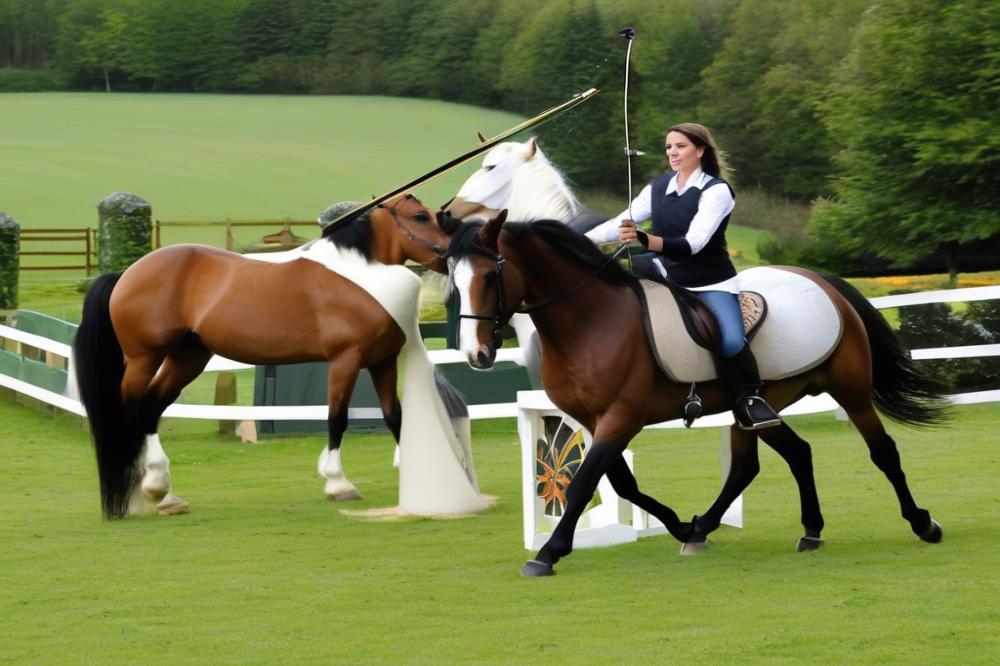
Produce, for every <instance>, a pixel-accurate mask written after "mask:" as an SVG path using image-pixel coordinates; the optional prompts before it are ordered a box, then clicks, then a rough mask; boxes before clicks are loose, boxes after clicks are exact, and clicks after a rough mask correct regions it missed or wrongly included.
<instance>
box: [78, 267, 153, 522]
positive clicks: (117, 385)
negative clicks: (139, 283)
mask: <svg viewBox="0 0 1000 666" xmlns="http://www.w3.org/2000/svg"><path fill="white" fill-rule="evenodd" d="M120 277H121V273H107V274H105V275H102V276H100V277H99V278H97V279H96V280H94V283H93V284H92V285H91V286H90V290H89V291H88V292H87V297H86V299H84V301H83V318H82V320H81V321H80V327H79V328H78V329H77V331H76V339H75V340H74V341H73V360H74V362H75V364H76V380H77V384H78V385H79V387H80V400H81V401H82V402H83V406H84V408H85V409H86V410H87V418H88V420H89V421H90V432H91V434H93V436H94V448H95V450H96V452H97V474H98V477H99V478H100V482H101V506H102V508H103V509H104V515H105V516H106V517H108V518H121V517H123V516H124V515H125V514H126V513H127V511H128V498H129V494H130V492H131V490H132V487H133V486H134V485H135V483H136V482H137V481H138V478H139V472H138V470H137V468H136V460H137V459H138V457H139V454H140V453H141V452H142V445H143V436H142V433H137V432H134V431H135V430H136V429H135V428H134V427H131V426H130V425H129V422H130V421H131V419H129V418H127V416H128V414H127V413H126V409H125V407H124V405H123V403H122V398H121V384H122V377H124V375H125V363H124V359H123V357H122V348H121V345H120V344H119V342H118V337H117V336H116V335H115V331H114V328H113V327H112V325H111V313H110V310H109V308H108V305H109V302H110V300H111V291H112V290H113V289H114V288H115V285H116V284H118V279H119V278H120Z"/></svg>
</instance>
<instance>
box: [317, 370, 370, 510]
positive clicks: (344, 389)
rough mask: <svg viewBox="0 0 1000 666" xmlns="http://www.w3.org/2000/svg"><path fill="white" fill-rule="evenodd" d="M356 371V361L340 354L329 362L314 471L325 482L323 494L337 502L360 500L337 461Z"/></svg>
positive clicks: (356, 377) (359, 495) (356, 490)
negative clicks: (323, 431) (323, 433)
mask: <svg viewBox="0 0 1000 666" xmlns="http://www.w3.org/2000/svg"><path fill="white" fill-rule="evenodd" d="M360 371H361V365H360V362H359V361H358V360H357V358H356V357H355V356H354V355H348V354H342V355H339V356H337V357H336V358H334V359H333V360H331V361H330V375H329V380H328V389H327V390H328V393H329V396H328V399H329V402H328V405H329V412H328V415H327V446H326V448H325V449H324V450H323V452H322V453H321V454H320V457H319V463H318V470H319V474H320V476H322V477H324V478H325V479H326V485H325V486H324V488H323V492H324V493H325V494H326V496H327V497H329V498H330V499H332V500H337V501H343V500H355V499H361V493H360V492H359V491H358V489H357V488H356V487H355V485H354V484H353V483H351V482H350V481H348V480H347V475H345V474H344V468H343V466H342V465H341V462H340V444H341V442H342V441H343V439H344V432H345V431H346V430H347V409H348V406H349V404H350V402H351V394H352V393H353V392H354V384H355V382H356V381H357V379H358V373H359V372H360Z"/></svg>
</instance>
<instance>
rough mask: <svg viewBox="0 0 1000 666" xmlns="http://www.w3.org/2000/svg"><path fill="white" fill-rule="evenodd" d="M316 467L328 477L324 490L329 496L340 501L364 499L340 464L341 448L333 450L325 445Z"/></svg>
mask: <svg viewBox="0 0 1000 666" xmlns="http://www.w3.org/2000/svg"><path fill="white" fill-rule="evenodd" d="M316 468H317V471H318V472H319V475H320V476H322V477H323V478H324V479H326V486H324V488H323V492H324V493H326V496H327V497H329V498H330V499H332V500H335V501H338V502H340V501H345V500H356V499H362V497H361V493H360V492H359V491H358V489H357V488H356V487H355V486H354V484H353V483H351V482H350V481H348V480H347V476H345V475H344V468H343V466H342V465H341V464H340V449H339V448H336V449H332V450H331V449H329V448H327V447H323V451H322V453H320V454H319V462H318V464H317V466H316Z"/></svg>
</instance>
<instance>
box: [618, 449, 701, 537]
mask: <svg viewBox="0 0 1000 666" xmlns="http://www.w3.org/2000/svg"><path fill="white" fill-rule="evenodd" d="M607 475H608V481H610V482H611V487H612V488H613V489H614V491H615V492H616V493H617V494H618V496H619V497H621V498H622V499H623V500H626V501H628V502H631V503H632V504H635V505H636V506H637V507H639V508H640V509H642V510H643V511H645V512H646V513H649V514H651V515H653V516H656V518H657V519H658V520H659V521H660V522H661V523H663V525H664V526H665V527H666V528H667V531H668V532H670V535H671V536H673V537H674V538H675V539H677V540H678V541H681V542H684V541H686V540H687V538H688V537H689V536H690V533H691V525H690V524H689V523H682V522H681V520H680V518H678V517H677V514H676V513H675V512H674V510H673V509H671V508H670V507H669V506H665V505H663V504H660V502H658V501H657V500H656V499H655V498H653V497H650V496H649V495H646V494H644V493H643V492H642V491H641V490H639V483H638V482H637V481H636V480H635V475H634V474H632V470H630V469H629V468H628V463H627V462H625V458H624V456H618V459H617V460H615V461H613V462H612V463H611V467H609V468H608V471H607Z"/></svg>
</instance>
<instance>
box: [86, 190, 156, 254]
mask: <svg viewBox="0 0 1000 666" xmlns="http://www.w3.org/2000/svg"><path fill="white" fill-rule="evenodd" d="M97 212H98V218H99V223H98V231H97V248H98V256H99V261H100V268H101V272H103V273H107V272H110V271H123V270H125V269H126V268H128V267H129V266H130V265H131V264H132V262H134V261H136V260H138V259H139V258H140V257H142V256H143V255H144V254H147V253H148V252H150V251H151V250H152V249H153V244H152V226H151V221H150V220H151V219H152V215H153V209H152V206H150V205H149V202H148V201H145V200H144V199H141V198H140V197H137V196H136V195H134V194H129V193H128V192H115V193H114V194H109V195H108V196H106V197H105V198H104V199H102V200H101V201H100V202H99V203H98V204H97Z"/></svg>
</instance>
